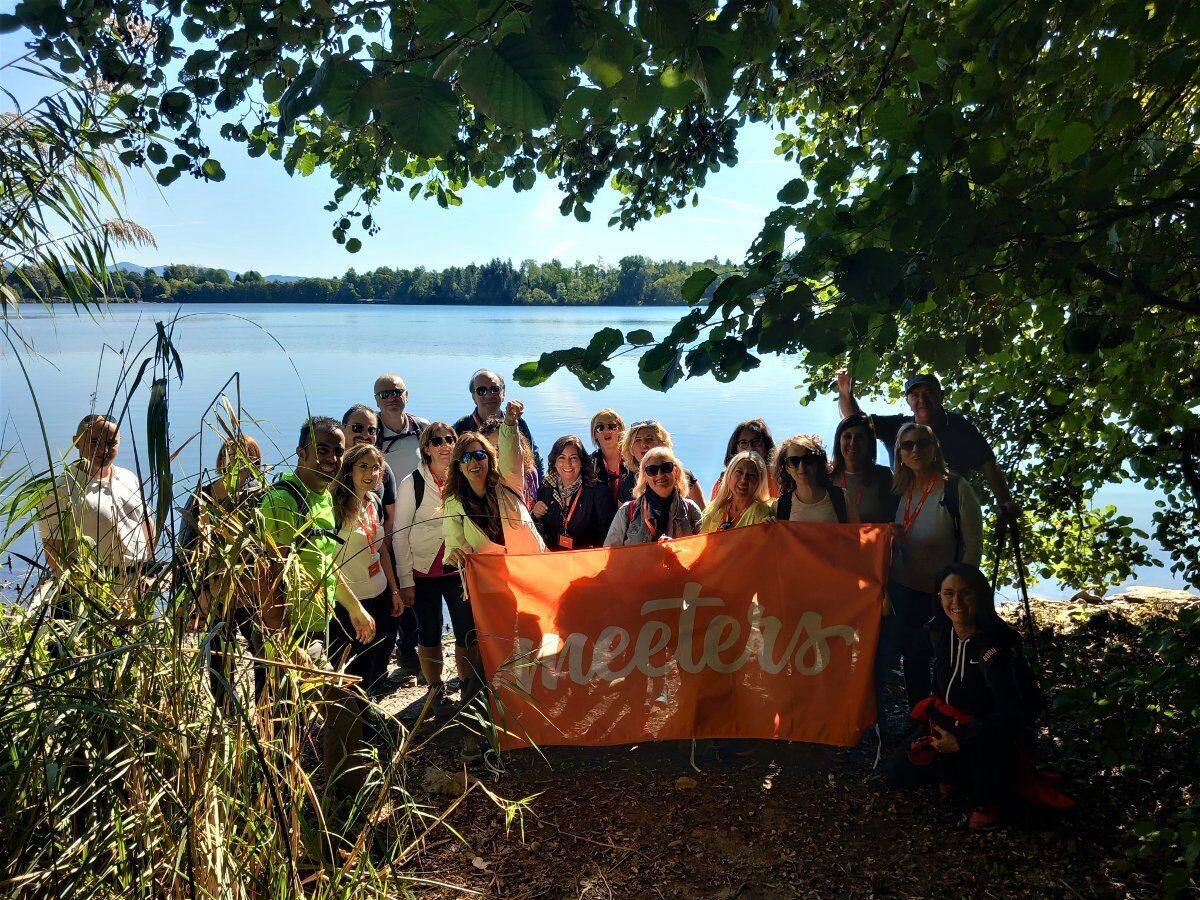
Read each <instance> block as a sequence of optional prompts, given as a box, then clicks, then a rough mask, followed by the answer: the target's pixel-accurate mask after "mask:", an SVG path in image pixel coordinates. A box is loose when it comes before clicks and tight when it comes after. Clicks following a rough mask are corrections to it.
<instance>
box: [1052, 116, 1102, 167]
mask: <svg viewBox="0 0 1200 900" xmlns="http://www.w3.org/2000/svg"><path fill="white" fill-rule="evenodd" d="M1094 137H1095V132H1094V131H1092V127H1091V126H1090V125H1088V124H1087V123H1085V122H1071V123H1070V124H1068V125H1065V126H1064V127H1063V130H1062V131H1060V132H1059V133H1058V140H1057V141H1056V142H1055V144H1056V146H1057V147H1058V155H1059V156H1060V157H1061V158H1062V160H1063V162H1072V161H1073V160H1075V159H1078V158H1079V156H1081V155H1082V154H1084V153H1086V152H1087V151H1088V149H1089V148H1090V147H1091V146H1092V139H1093V138H1094Z"/></svg>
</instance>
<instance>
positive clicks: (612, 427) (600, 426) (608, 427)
mask: <svg viewBox="0 0 1200 900" xmlns="http://www.w3.org/2000/svg"><path fill="white" fill-rule="evenodd" d="M596 430H597V431H620V430H621V426H620V425H618V424H617V423H616V422H597V423H596Z"/></svg>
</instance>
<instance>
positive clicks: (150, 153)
mask: <svg viewBox="0 0 1200 900" xmlns="http://www.w3.org/2000/svg"><path fill="white" fill-rule="evenodd" d="M146 158H147V159H149V160H150V162H152V163H154V164H155V165H156V166H161V165H162V164H163V163H165V162H166V161H167V151H166V148H165V147H163V145H162V144H155V143H151V144H150V145H149V146H147V147H146Z"/></svg>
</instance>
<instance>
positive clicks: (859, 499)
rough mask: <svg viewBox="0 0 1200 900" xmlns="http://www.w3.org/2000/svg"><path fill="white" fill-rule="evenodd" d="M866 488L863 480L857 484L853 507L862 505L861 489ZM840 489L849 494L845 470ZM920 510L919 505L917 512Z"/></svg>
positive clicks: (856, 507)
mask: <svg viewBox="0 0 1200 900" xmlns="http://www.w3.org/2000/svg"><path fill="white" fill-rule="evenodd" d="M866 488H867V483H866V481H865V480H864V481H863V483H862V484H860V485H859V486H858V496H857V497H855V498H854V508H855V509H858V507H859V506H860V505H862V495H863V491H864V490H866ZM842 490H843V491H845V492H846V496H847V497H849V496H850V488H848V487H846V473H845V472H843V473H842ZM909 493H910V495H911V493H912V492H911V491H910V492H909ZM920 511H921V509H920V507H918V508H917V512H920Z"/></svg>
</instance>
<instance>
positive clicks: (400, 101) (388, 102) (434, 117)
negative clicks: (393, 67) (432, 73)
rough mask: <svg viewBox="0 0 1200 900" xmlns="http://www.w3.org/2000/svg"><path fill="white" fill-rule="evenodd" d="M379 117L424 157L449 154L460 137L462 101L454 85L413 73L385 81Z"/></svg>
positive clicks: (406, 146) (401, 141)
mask: <svg viewBox="0 0 1200 900" xmlns="http://www.w3.org/2000/svg"><path fill="white" fill-rule="evenodd" d="M379 118H380V119H381V120H382V121H383V122H385V123H386V124H387V125H388V127H389V129H390V130H391V132H392V134H393V135H394V136H395V138H396V142H397V143H398V144H399V145H400V146H401V147H403V148H404V149H405V150H407V151H408V152H410V153H415V154H418V155H420V156H425V157H432V156H445V155H446V154H447V153H449V152H450V149H451V148H452V147H453V146H454V139H455V138H456V137H457V136H458V103H457V102H456V101H455V99H454V91H453V90H451V88H450V85H448V84H447V83H446V82H444V81H437V80H436V79H433V78H427V77H425V76H424V75H416V74H414V73H412V72H400V73H397V74H395V75H392V76H390V77H389V78H388V79H387V80H386V81H385V82H384V84H383V87H382V89H381V91H380V100H379Z"/></svg>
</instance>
